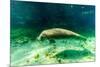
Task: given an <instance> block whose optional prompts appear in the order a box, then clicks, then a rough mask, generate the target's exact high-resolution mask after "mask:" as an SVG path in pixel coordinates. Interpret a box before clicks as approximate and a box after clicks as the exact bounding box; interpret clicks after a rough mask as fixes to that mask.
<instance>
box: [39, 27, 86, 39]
mask: <svg viewBox="0 0 100 67" xmlns="http://www.w3.org/2000/svg"><path fill="white" fill-rule="evenodd" d="M72 36H74V37H79V38H82V39H86V37H84V36H82V35H80V34H78V33H75V32H73V31H70V30H67V29H62V28H52V29H47V30H44V31H42V32H41V34H40V35H39V36H38V37H37V39H38V40H43V39H46V38H47V39H49V40H51V39H58V38H67V37H72Z"/></svg>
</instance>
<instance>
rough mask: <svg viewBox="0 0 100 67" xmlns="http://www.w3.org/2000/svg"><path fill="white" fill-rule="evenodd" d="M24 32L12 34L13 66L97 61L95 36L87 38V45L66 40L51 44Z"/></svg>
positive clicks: (74, 40)
mask: <svg viewBox="0 0 100 67" xmlns="http://www.w3.org/2000/svg"><path fill="white" fill-rule="evenodd" d="M23 30H24V29H16V30H15V29H14V30H13V31H12V32H11V36H12V39H11V65H12V66H20V65H37V64H58V63H72V62H88V61H94V59H95V37H94V36H91V37H87V41H85V43H84V41H83V40H77V39H75V38H69V39H68V38H66V39H57V40H55V41H56V43H51V44H50V43H49V41H48V40H45V41H43V42H42V41H37V40H34V39H32V38H30V37H29V36H27V35H26V34H28V33H29V32H28V31H29V30H28V29H27V30H26V29H25V31H23ZM31 31H32V30H31ZM31 31H30V33H31ZM16 32H17V33H16ZM15 33H16V34H15ZM22 33H23V35H22ZM33 34H34V32H33Z"/></svg>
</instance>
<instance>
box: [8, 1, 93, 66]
mask: <svg viewBox="0 0 100 67" xmlns="http://www.w3.org/2000/svg"><path fill="white" fill-rule="evenodd" d="M51 28H64V29H68V30H71V31H74V32H76V33H79V34H80V35H82V36H84V37H86V38H87V40H82V39H77V38H75V37H71V38H67V37H66V38H64V39H63V38H62V39H54V40H55V42H54V43H50V42H49V41H48V39H45V40H44V41H38V40H36V38H37V37H38V36H39V35H40V34H41V32H42V31H44V30H47V29H51ZM10 51H11V53H10V55H11V57H10V59H11V66H23V65H40V64H59V63H61V64H62V63H74V62H75V63H76V62H90V61H95V6H94V5H75V4H57V3H40V2H22V1H11V28H10Z"/></svg>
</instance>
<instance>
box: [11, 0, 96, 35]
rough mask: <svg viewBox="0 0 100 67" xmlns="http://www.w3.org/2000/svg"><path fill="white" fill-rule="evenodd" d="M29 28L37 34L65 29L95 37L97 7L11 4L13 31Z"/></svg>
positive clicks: (36, 3) (56, 4) (55, 4)
mask: <svg viewBox="0 0 100 67" xmlns="http://www.w3.org/2000/svg"><path fill="white" fill-rule="evenodd" d="M16 28H29V29H33V30H34V31H36V32H39V33H40V32H41V31H42V30H45V29H49V28H65V29H69V30H72V31H75V32H79V33H87V34H92V35H94V31H95V6H93V5H75V4H58V3H52V4H51V3H41V2H23V1H12V2H11V30H12V29H16Z"/></svg>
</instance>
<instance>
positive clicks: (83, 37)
mask: <svg viewBox="0 0 100 67" xmlns="http://www.w3.org/2000/svg"><path fill="white" fill-rule="evenodd" d="M79 37H80V38H82V39H83V40H85V41H86V40H87V37H85V36H82V35H80V36H79Z"/></svg>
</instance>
